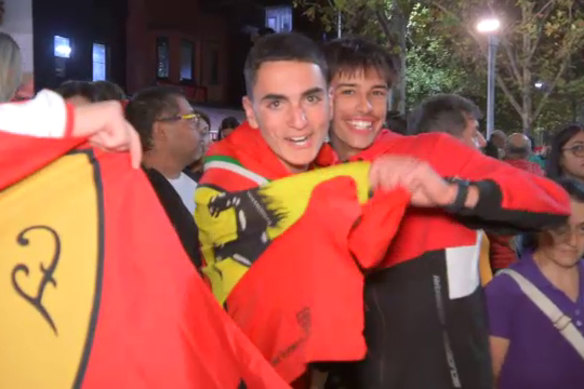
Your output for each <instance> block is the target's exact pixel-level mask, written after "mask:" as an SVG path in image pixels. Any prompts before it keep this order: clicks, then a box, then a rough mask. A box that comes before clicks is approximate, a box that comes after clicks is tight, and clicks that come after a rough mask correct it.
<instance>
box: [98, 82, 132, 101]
mask: <svg viewBox="0 0 584 389" xmlns="http://www.w3.org/2000/svg"><path fill="white" fill-rule="evenodd" d="M93 89H94V91H95V101H107V100H117V101H126V94H125V93H124V90H123V89H122V87H121V86H119V85H118V84H116V83H113V82H111V81H105V80H102V81H94V82H93Z"/></svg>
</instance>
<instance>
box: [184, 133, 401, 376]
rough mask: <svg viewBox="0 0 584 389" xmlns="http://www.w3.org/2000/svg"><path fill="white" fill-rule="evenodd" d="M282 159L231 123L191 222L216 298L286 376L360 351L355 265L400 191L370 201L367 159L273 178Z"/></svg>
mask: <svg viewBox="0 0 584 389" xmlns="http://www.w3.org/2000/svg"><path fill="white" fill-rule="evenodd" d="M281 166H282V165H281V162H280V161H279V160H277V158H276V157H275V155H274V154H273V153H272V152H271V150H269V149H268V148H267V145H266V144H265V142H263V140H262V139H261V135H260V134H259V132H258V131H257V130H254V129H252V128H250V127H249V126H248V125H246V124H244V125H243V126H242V127H239V128H238V129H236V130H235V132H233V133H232V134H231V135H230V136H229V137H228V138H227V139H225V140H224V141H222V142H219V143H218V144H216V145H215V146H214V147H213V148H212V149H211V151H210V154H209V156H208V159H207V161H206V168H205V169H206V172H205V174H204V175H203V178H202V180H201V184H200V185H199V187H198V188H197V191H196V194H195V201H196V203H197V208H196V211H195V219H196V221H197V225H198V226H199V238H200V242H201V245H202V253H203V257H204V260H205V267H204V269H203V272H204V274H205V276H206V277H207V278H208V279H209V281H210V284H211V286H212V290H213V293H214V294H215V297H216V298H217V299H218V300H219V302H220V303H222V304H223V305H224V307H225V308H226V310H227V312H228V313H229V315H230V316H231V317H232V318H233V319H234V320H235V322H236V323H237V324H238V325H239V326H240V327H241V329H242V330H243V331H244V333H245V334H246V335H247V336H248V337H249V338H250V339H251V340H252V342H253V343H254V344H255V345H256V346H257V347H258V348H259V349H260V351H261V352H262V353H263V355H264V356H265V357H266V358H267V359H268V360H269V361H270V362H271V363H272V365H273V366H274V367H275V368H276V370H277V371H278V373H279V374H280V375H281V376H282V377H283V378H284V379H285V380H286V381H287V382H289V383H292V382H293V381H294V380H296V379H298V378H299V377H301V376H302V374H303V373H304V372H305V370H306V367H307V364H309V363H311V362H319V361H352V360H359V359H362V358H363V357H364V356H365V353H366V345H365V341H364V339H363V334H362V332H363V327H364V321H363V320H364V319H363V315H364V312H363V309H364V307H363V280H364V272H365V271H366V269H368V268H371V267H373V266H375V265H376V264H377V263H378V261H380V260H381V259H382V258H383V255H384V254H385V251H386V249H387V247H388V245H389V243H390V241H391V239H392V237H393V235H394V234H395V232H396V230H397V228H398V225H399V223H400V220H401V217H402V215H403V213H404V210H405V207H406V205H407V203H408V200H409V195H408V194H407V193H406V192H405V191H403V190H396V191H393V192H388V193H377V194H376V195H375V196H373V198H372V199H370V188H369V178H368V172H369V163H367V162H361V163H353V164H344V165H338V166H333V167H327V168H321V169H315V170H312V171H309V172H306V173H302V174H296V175H289V174H286V173H284V174H283V175H280V176H278V174H279V173H278V169H279V167H281ZM252 167H253V170H252ZM280 171H281V169H280ZM253 182H255V183H256V185H253V184H252V183H253ZM226 188H229V190H226ZM238 188H239V190H237V189H238Z"/></svg>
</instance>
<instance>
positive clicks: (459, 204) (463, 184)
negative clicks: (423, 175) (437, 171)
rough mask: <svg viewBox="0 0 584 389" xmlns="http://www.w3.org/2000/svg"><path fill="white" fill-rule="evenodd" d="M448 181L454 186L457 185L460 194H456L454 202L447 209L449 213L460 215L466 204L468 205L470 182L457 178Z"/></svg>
mask: <svg viewBox="0 0 584 389" xmlns="http://www.w3.org/2000/svg"><path fill="white" fill-rule="evenodd" d="M447 181H448V182H450V183H452V184H456V185H457V186H458V192H457V193H456V198H455V199H454V202H453V203H452V204H450V205H447V206H446V207H445V208H446V210H447V211H448V212H451V213H458V212H460V211H462V210H463V209H464V204H465V203H466V198H467V197H468V187H469V186H470V182H469V181H467V180H463V179H460V178H456V177H455V178H450V179H448V180H447Z"/></svg>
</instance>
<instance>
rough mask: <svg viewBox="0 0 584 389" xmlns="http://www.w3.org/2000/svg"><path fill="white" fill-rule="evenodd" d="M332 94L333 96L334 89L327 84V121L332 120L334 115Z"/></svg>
mask: <svg viewBox="0 0 584 389" xmlns="http://www.w3.org/2000/svg"><path fill="white" fill-rule="evenodd" d="M334 96H335V93H334V89H333V87H332V86H329V88H328V99H329V101H328V104H329V121H330V120H333V116H334V108H335V99H334Z"/></svg>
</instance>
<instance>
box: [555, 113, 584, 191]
mask: <svg viewBox="0 0 584 389" xmlns="http://www.w3.org/2000/svg"><path fill="white" fill-rule="evenodd" d="M546 175H547V176H548V177H551V178H560V177H572V178H575V179H577V180H584V126H583V125H582V124H579V123H574V124H570V125H568V126H565V127H563V128H562V129H560V130H559V131H558V132H556V133H555V134H554V136H553V138H552V141H551V149H550V153H549V156H548V158H547V162H546Z"/></svg>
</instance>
